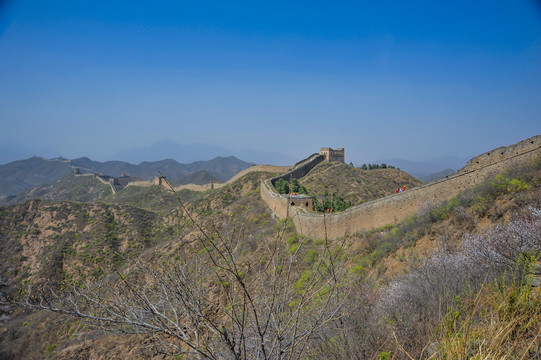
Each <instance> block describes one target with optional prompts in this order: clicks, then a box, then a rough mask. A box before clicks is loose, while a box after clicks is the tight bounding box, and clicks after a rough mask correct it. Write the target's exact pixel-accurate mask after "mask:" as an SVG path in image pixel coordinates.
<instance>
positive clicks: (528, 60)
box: [0, 0, 541, 163]
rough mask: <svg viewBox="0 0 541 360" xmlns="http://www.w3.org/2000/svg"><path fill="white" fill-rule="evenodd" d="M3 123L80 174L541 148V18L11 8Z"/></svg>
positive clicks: (344, 5)
mask: <svg viewBox="0 0 541 360" xmlns="http://www.w3.org/2000/svg"><path fill="white" fill-rule="evenodd" d="M0 124H1V131H0V143H20V144H24V145H26V146H34V147H47V148H51V149H54V150H55V151H57V152H58V154H60V155H63V156H65V157H68V158H75V157H79V156H89V157H91V158H94V159H97V160H107V158H108V157H109V156H110V155H111V154H114V153H115V152H117V151H121V150H123V149H126V148H132V147H144V146H149V145H151V144H152V143H153V142H155V141H158V140H161V139H166V138H167V139H171V140H174V141H176V142H179V143H183V144H188V143H193V142H198V143H209V144H214V145H219V146H222V147H225V148H230V149H236V150H239V149H245V148H248V149H254V150H260V151H276V152H281V153H286V154H290V155H292V156H293V157H294V158H301V157H304V156H306V155H309V154H311V153H313V152H316V151H318V150H319V148H320V147H321V146H331V147H345V148H346V157H347V159H346V160H347V161H348V162H349V161H350V160H351V161H354V162H355V163H358V162H359V163H361V162H365V161H366V162H368V161H372V160H375V159H384V158H392V157H400V158H406V159H411V160H422V159H432V158H436V157H440V156H445V155H456V156H461V157H464V156H466V157H469V156H473V155H477V154H479V153H482V152H485V151H488V150H491V149H492V148H495V147H498V146H502V145H509V144H512V143H515V142H517V141H519V140H522V139H525V138H527V137H530V136H533V135H537V134H541V4H540V2H539V1H533V0H510V1H493V0H491V1H461V0H458V1H445V2H443V1H434V0H431V1H415V0H412V1H404V0H399V1H384V2H383V1H370V2H368V1H366V2H365V1H355V2H354V1H351V2H350V1H348V2H346V1H332V2H331V1H324V2H323V1H313V0H312V1H276V0H275V1H266V2H261V1H245V2H244V1H202V0H198V1H136V0H132V1H113V0H108V1H99V0H92V1H79V0H77V1H73V0H69V1H55V0H50V1H41V0H32V1H23V0H21V1H17V0H13V1H7V2H6V1H2V0H0ZM224 155H227V154H224Z"/></svg>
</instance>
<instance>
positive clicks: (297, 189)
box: [274, 178, 308, 194]
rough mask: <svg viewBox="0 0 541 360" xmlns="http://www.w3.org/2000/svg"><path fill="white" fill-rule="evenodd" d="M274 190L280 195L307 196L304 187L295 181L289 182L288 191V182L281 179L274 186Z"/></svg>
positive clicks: (306, 190)
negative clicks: (294, 194) (295, 194)
mask: <svg viewBox="0 0 541 360" xmlns="http://www.w3.org/2000/svg"><path fill="white" fill-rule="evenodd" d="M274 188H275V189H276V191H278V192H279V193H280V194H289V193H297V194H308V189H306V187H305V186H304V185H301V184H300V183H299V180H297V179H292V180H291V191H289V182H287V181H285V180H284V179H281V178H280V179H278V180H277V181H276V183H275V184H274Z"/></svg>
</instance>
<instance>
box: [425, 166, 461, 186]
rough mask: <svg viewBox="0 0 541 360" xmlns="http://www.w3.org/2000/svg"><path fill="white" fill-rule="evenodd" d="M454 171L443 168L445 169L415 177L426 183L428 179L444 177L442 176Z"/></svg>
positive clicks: (454, 171)
mask: <svg viewBox="0 0 541 360" xmlns="http://www.w3.org/2000/svg"><path fill="white" fill-rule="evenodd" d="M454 173H456V170H453V169H445V170H442V171H440V172H437V173H433V174H430V175H427V176H419V177H417V179H419V180H421V181H422V182H424V183H427V182H430V181H434V180H438V179H442V178H444V177H446V176H448V175H452V174H454Z"/></svg>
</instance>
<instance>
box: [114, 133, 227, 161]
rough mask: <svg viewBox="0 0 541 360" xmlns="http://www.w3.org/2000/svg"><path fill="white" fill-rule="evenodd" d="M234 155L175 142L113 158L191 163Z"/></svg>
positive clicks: (171, 141) (127, 151)
mask: <svg viewBox="0 0 541 360" xmlns="http://www.w3.org/2000/svg"><path fill="white" fill-rule="evenodd" d="M224 155H233V153H232V151H231V150H229V149H226V148H223V147H219V146H215V145H209V144H200V143H193V144H179V143H177V142H175V141H173V140H168V139H164V140H160V141H156V142H155V143H153V144H152V145H150V146H148V147H141V148H133V149H127V150H123V151H120V152H118V153H116V154H114V155H113V156H112V158H113V159H120V160H123V161H127V162H130V163H135V164H137V163H139V162H141V161H146V162H149V161H158V160H161V159H175V160H176V161H178V162H180V163H190V162H193V161H197V160H201V159H203V160H206V159H213V158H215V157H218V156H224Z"/></svg>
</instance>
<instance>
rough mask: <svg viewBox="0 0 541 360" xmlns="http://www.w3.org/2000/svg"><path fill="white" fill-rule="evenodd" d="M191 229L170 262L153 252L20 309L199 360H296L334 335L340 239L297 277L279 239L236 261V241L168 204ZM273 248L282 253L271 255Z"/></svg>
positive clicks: (342, 294)
mask: <svg viewBox="0 0 541 360" xmlns="http://www.w3.org/2000/svg"><path fill="white" fill-rule="evenodd" d="M177 198H178V201H179V203H180V207H181V209H182V211H183V212H184V214H185V216H186V217H187V218H188V219H189V220H190V221H191V222H192V224H193V226H194V227H196V228H197V229H198V232H199V236H198V239H197V241H198V244H199V246H197V247H188V246H186V247H184V250H183V253H181V254H177V256H176V257H175V258H172V257H171V256H166V255H165V254H164V253H162V252H160V251H159V250H157V251H156V252H155V253H154V255H153V256H152V257H151V258H150V259H143V258H141V259H139V260H137V261H134V262H132V263H131V264H130V266H129V267H128V268H127V269H126V270H125V271H124V272H123V273H121V272H116V273H114V274H113V275H111V276H109V277H107V278H104V279H103V280H102V281H100V282H98V283H89V284H85V285H84V286H79V285H76V284H72V287H71V291H69V292H56V291H55V290H54V289H52V288H49V289H45V290H40V291H37V292H36V291H35V290H34V289H30V290H29V291H28V293H27V297H26V302H25V306H26V307H27V308H31V309H44V310H49V311H54V312H58V313H63V314H67V315H71V316H75V317H78V318H82V319H84V320H85V321H87V322H88V324H90V325H91V326H93V327H94V328H97V329H101V330H104V331H112V332H116V333H121V334H146V335H147V336H149V337H151V338H152V339H153V341H152V342H151V344H152V345H153V350H154V351H156V352H159V353H164V354H170V355H181V354H186V355H189V356H195V357H197V358H201V359H300V358H303V357H304V356H305V355H306V354H308V353H310V352H311V351H313V350H312V349H313V348H312V347H310V345H311V342H312V341H314V339H316V338H317V337H318V336H319V335H318V334H322V333H323V332H332V329H333V328H336V327H339V326H343V321H341V319H342V318H343V317H344V316H345V315H346V314H344V313H343V301H344V299H346V298H347V297H348V292H349V289H350V287H349V286H347V284H348V283H347V281H346V277H347V274H348V273H347V272H346V268H345V265H344V264H345V261H346V259H345V257H344V244H345V241H346V240H345V239H343V240H341V241H339V242H335V243H333V245H332V247H331V245H330V243H329V242H328V240H325V246H324V250H323V252H322V253H321V254H319V260H318V261H317V262H316V263H315V264H313V265H312V266H313V267H312V270H311V271H310V272H309V273H303V274H302V276H300V275H299V274H298V271H297V269H296V264H297V263H298V262H297V258H298V257H299V256H300V254H301V249H302V247H303V245H304V244H305V242H306V241H307V239H308V238H306V237H304V238H302V239H301V241H300V243H299V244H298V246H297V248H296V249H295V251H293V252H291V251H290V252H285V251H284V249H283V240H282V234H283V231H284V229H285V228H286V226H287V225H288V223H287V222H283V227H282V229H281V231H280V232H279V234H278V239H277V240H276V241H274V242H270V243H268V244H266V249H265V251H264V253H263V254H262V255H261V257H260V258H259V259H258V261H256V262H253V263H249V262H243V261H242V257H241V253H242V251H243V250H244V247H245V246H246V242H245V241H244V240H245V239H244V237H243V236H242V232H236V233H235V232H233V233H230V234H229V236H228V237H224V236H223V235H222V234H221V232H220V231H218V230H217V229H216V228H214V227H212V228H211V229H208V228H204V227H203V226H202V225H201V224H200V223H199V222H197V221H196V220H195V219H194V217H193V216H192V215H191V213H190V211H189V210H188V209H187V207H186V206H185V205H184V203H183V202H182V200H181V199H180V198H179V197H178V196H177ZM281 246H282V247H281Z"/></svg>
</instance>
